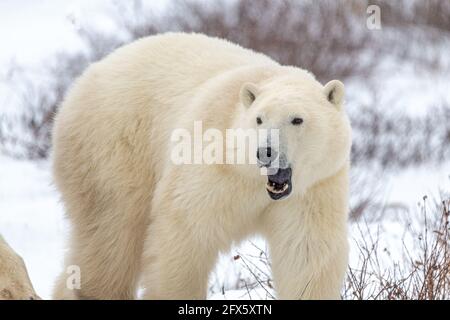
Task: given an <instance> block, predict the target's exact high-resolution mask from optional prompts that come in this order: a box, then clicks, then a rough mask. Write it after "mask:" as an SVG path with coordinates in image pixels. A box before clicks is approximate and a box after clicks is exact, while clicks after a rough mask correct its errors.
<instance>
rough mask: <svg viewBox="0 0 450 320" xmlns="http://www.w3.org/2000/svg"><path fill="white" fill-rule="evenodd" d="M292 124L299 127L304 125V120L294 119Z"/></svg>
mask: <svg viewBox="0 0 450 320" xmlns="http://www.w3.org/2000/svg"><path fill="white" fill-rule="evenodd" d="M291 123H292V124H293V125H294V126H299V125H301V124H302V123H303V119H302V118H294V119H292V121H291Z"/></svg>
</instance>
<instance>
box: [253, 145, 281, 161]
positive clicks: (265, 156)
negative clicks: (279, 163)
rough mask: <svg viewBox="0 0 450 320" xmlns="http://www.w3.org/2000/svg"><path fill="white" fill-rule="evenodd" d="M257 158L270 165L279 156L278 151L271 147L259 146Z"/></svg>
mask: <svg viewBox="0 0 450 320" xmlns="http://www.w3.org/2000/svg"><path fill="white" fill-rule="evenodd" d="M256 158H257V159H258V160H259V161H260V162H261V163H262V164H264V165H269V164H270V162H272V161H273V160H275V159H276V158H277V152H276V151H275V150H273V149H272V148H271V147H267V148H258V150H257V151H256Z"/></svg>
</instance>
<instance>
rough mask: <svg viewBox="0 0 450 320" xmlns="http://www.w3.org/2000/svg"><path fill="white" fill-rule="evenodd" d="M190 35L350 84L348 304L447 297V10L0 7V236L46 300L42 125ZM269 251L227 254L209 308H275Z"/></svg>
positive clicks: (88, 4)
mask: <svg viewBox="0 0 450 320" xmlns="http://www.w3.org/2000/svg"><path fill="white" fill-rule="evenodd" d="M167 31H185V32H201V33H205V34H208V35H211V36H217V37H221V38H226V39H228V40H230V41H232V42H235V43H238V44H240V45H242V46H244V47H248V48H251V49H254V50H256V51H260V52H263V53H265V54H267V55H269V56H271V57H272V58H274V59H275V60H277V61H279V62H281V63H283V64H288V65H295V66H299V67H301V68H304V69H307V70H310V71H311V72H312V73H313V74H314V75H315V76H316V77H317V78H318V79H319V80H320V81H321V82H322V83H326V82H327V81H329V80H331V79H340V80H342V81H343V82H344V83H345V85H346V108H347V110H348V113H349V115H350V118H351V122H352V127H353V130H354V140H353V149H352V163H353V166H352V172H351V180H352V181H351V211H350V220H349V228H350V231H351V232H350V235H351V239H350V243H351V259H350V267H349V272H348V277H347V279H346V284H345V288H344V289H343V292H342V296H343V298H345V299H448V298H450V271H449V267H450V250H448V249H449V233H448V224H447V221H448V214H449V206H450V196H449V194H450V1H449V0H429V1H417V0H412V1H406V0H397V1H388V0H385V1H376V0H373V1H364V0H362V1H356V0H346V1H345V0H337V1H325V0H319V1H307V0H291V1H289V0H285V1H269V0H228V1H225V0H223V1H200V0H198V1H195V0H185V1H182V0H179V1H171V0H167V1H162V0H160V1H150V0H148V1H146V0H133V1H126V2H125V1H107V0H90V1H87V0H78V1H75V0H67V1H56V0H41V1H31V0H20V1H13V0H2V1H0V39H1V40H2V41H1V45H0V46H1V48H0V66H1V67H0V234H3V236H4V237H5V239H6V240H7V241H9V242H10V244H11V245H12V246H13V247H14V248H15V249H16V250H17V251H18V252H19V253H20V254H21V255H22V256H23V257H24V259H25V261H26V263H27V265H28V268H29V272H30V276H31V278H32V281H33V283H34V285H35V288H36V291H37V293H38V294H40V295H41V296H42V297H44V298H49V297H50V292H51V287H52V283H53V281H54V278H55V276H56V275H57V273H58V272H59V271H60V268H61V263H62V257H63V253H64V239H65V234H66V233H67V225H66V222H65V221H64V219H63V209H62V206H61V204H60V203H59V199H58V194H57V192H56V190H55V188H54V187H53V185H52V178H51V174H50V166H51V162H50V161H51V159H50V157H49V156H50V154H51V129H52V123H53V116H54V114H55V112H57V109H58V107H59V105H60V103H61V100H62V99H63V97H64V95H65V93H66V92H67V90H68V88H70V86H71V84H72V82H73V80H74V79H75V78H76V77H77V76H79V75H80V74H81V73H82V72H83V70H84V69H85V68H86V67H87V66H88V65H89V64H90V63H92V62H94V61H97V60H99V59H101V58H103V57H104V56H105V55H107V54H108V53H110V52H111V51H112V50H114V49H115V48H117V47H119V46H121V45H124V44H126V43H129V42H131V41H133V40H135V39H138V38H141V37H145V36H148V35H152V34H156V33H161V32H167ZM268 255H270V253H269V252H268V251H267V248H266V246H265V243H264V240H262V239H258V238H256V239H252V240H249V241H248V242H246V243H244V244H242V245H240V246H238V247H235V248H233V249H232V250H231V252H229V253H224V254H223V256H222V257H221V259H220V261H219V264H218V267H217V268H216V270H215V271H214V273H213V274H212V276H211V281H210V289H209V291H210V298H219V299H220V298H250V299H271V298H273V297H274V292H273V283H272V280H271V275H270V261H269V259H268Z"/></svg>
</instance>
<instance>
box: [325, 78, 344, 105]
mask: <svg viewBox="0 0 450 320" xmlns="http://www.w3.org/2000/svg"><path fill="white" fill-rule="evenodd" d="M324 93H325V96H326V97H327V99H328V101H330V102H331V103H332V104H334V105H335V106H336V107H338V108H341V107H342V103H343V101H344V94H345V89H344V84H343V83H342V82H340V81H339V80H331V81H330V82H328V83H327V84H326V85H325V87H324Z"/></svg>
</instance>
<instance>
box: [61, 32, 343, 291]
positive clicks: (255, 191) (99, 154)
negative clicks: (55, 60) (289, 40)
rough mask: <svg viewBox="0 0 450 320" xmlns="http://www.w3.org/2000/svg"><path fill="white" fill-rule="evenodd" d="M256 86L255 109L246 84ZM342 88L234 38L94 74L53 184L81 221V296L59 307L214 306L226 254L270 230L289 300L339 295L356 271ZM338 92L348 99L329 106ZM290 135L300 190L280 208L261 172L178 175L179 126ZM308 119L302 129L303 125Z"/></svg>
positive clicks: (133, 47)
mask: <svg viewBox="0 0 450 320" xmlns="http://www.w3.org/2000/svg"><path fill="white" fill-rule="evenodd" d="M249 83H250V84H251V86H250V88H253V89H255V90H256V89H257V90H256V91H257V97H256V100H255V101H254V102H253V103H251V104H250V105H249V106H245V104H243V103H242V101H240V92H241V93H242V87H243V86H244V84H246V85H248V84H249ZM340 84H341V83H340V82H335V83H334V84H333V83H332V84H331V85H329V86H327V87H326V88H324V86H322V85H321V84H320V83H319V82H317V81H316V80H315V79H314V77H313V76H312V75H310V74H309V73H307V72H306V71H304V70H301V69H298V68H295V67H286V66H281V65H279V64H278V63H276V62H274V61H273V60H271V59H270V58H268V57H266V56H264V55H262V54H258V53H255V52H253V51H250V50H247V49H243V48H241V47H239V46H237V45H234V44H231V43H229V42H227V41H224V40H220V39H215V38H209V37H206V36H203V35H198V34H181V33H180V34H176V33H171V34H163V35H158V36H153V37H148V38H144V39H141V40H139V41H136V42H134V43H132V44H130V45H127V46H125V47H123V48H121V49H119V50H117V51H116V52H114V53H112V54H111V55H110V56H108V57H107V58H105V59H104V60H102V61H100V62H98V63H95V64H93V65H92V66H91V67H90V68H89V69H88V70H87V71H86V72H85V73H84V74H83V75H82V76H81V77H80V78H79V79H78V81H77V82H76V84H75V85H74V87H73V88H72V90H71V91H70V93H69V95H68V96H67V98H66V100H65V101H64V104H63V105H62V107H61V109H60V111H59V113H58V115H57V117H56V123H55V129H54V175H55V182H56V184H57V187H58V188H59V190H60V191H61V194H62V200H63V202H64V204H65V208H66V211H67V216H68V218H69V220H70V222H71V223H72V227H73V230H72V233H71V242H70V252H69V255H68V257H67V261H66V264H67V265H79V266H80V267H81V273H82V274H81V289H80V290H76V291H71V290H68V289H67V288H66V287H65V283H66V277H67V274H66V273H65V272H63V273H62V274H61V277H60V279H59V280H58V283H57V286H56V289H55V298H65V299H71V298H99V299H111V298H116V299H131V298H134V297H135V292H136V286H137V284H138V281H139V279H140V277H141V276H142V279H143V284H144V285H145V287H146V293H145V298H152V299H156V298H161V299H176V298H187V299H204V298H205V297H206V289H207V279H208V274H209V272H210V271H211V269H212V268H213V266H214V263H215V261H216V258H217V255H218V253H219V252H220V251H226V250H228V249H229V248H230V245H231V244H232V243H233V242H238V241H241V240H242V239H244V238H246V237H247V236H249V235H251V234H255V233H261V234H262V235H264V236H266V237H267V239H268V241H269V245H270V254H271V257H272V260H273V274H274V278H275V283H276V289H277V293H278V297H279V298H287V299H308V298H339V290H340V287H341V283H342V281H343V276H344V272H345V269H346V266H347V239H346V220H347V210H348V208H347V197H348V195H347V193H348V167H349V151H350V141H351V139H350V127H349V124H348V120H347V116H346V115H345V112H344V110H343V108H342V106H341V105H342V98H341V97H342V96H343V86H341V85H340ZM330 90H336V92H335V95H334V97H338V98H339V99H338V100H333V101H331V102H330V101H328V100H327V97H328V93H329V92H330ZM258 115H262V116H263V118H264V123H263V124H262V127H265V128H278V129H280V132H281V137H282V141H283V142H284V143H285V144H286V153H287V157H288V159H289V161H290V162H291V164H292V168H293V178H292V179H293V192H292V194H291V195H290V197H288V198H287V199H285V200H280V201H274V200H271V199H270V198H269V196H268V195H267V192H266V190H265V184H266V181H267V179H266V177H264V176H261V175H259V173H258V172H259V171H258V168H257V167H256V166H255V165H210V166H207V165H179V166H177V165H174V164H173V163H172V162H171V161H170V158H169V156H170V143H169V139H170V135H171V133H172V130H173V129H175V128H186V129H188V130H191V131H192V126H193V122H194V121H195V120H202V121H203V127H204V130H205V129H207V128H217V129H219V130H221V131H222V132H224V131H225V129H227V128H256V122H255V118H256V116H258ZM294 115H299V116H301V117H303V118H304V123H303V124H302V125H301V126H300V127H295V126H293V125H292V124H291V123H290V122H289V121H290V120H289V119H290V117H292V116H294Z"/></svg>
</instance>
